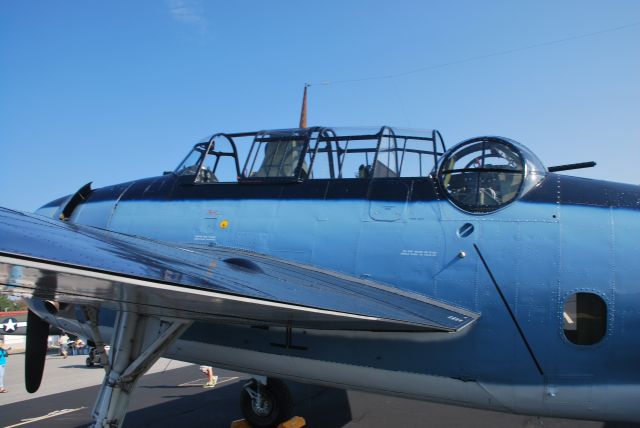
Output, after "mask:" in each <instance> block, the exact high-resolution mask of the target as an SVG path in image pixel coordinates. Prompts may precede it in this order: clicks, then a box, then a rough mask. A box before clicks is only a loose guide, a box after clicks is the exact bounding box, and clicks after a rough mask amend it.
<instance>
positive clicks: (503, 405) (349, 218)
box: [38, 174, 640, 421]
mask: <svg viewBox="0 0 640 428" xmlns="http://www.w3.org/2000/svg"><path fill="white" fill-rule="evenodd" d="M66 200H67V199H65V198H61V199H59V200H57V201H53V202H52V203H50V204H47V205H45V206H44V207H43V208H41V209H40V210H39V211H38V213H39V214H43V215H46V216H56V215H58V214H59V210H60V207H61V206H62V205H63V204H64V203H65V201H66ZM639 203H640V188H639V187H638V186H632V185H623V184H617V183H610V182H602V181H595V180H587V179H580V178H575V177H569V176H563V175H557V174H548V175H547V176H546V177H545V178H544V179H543V180H542V181H541V182H540V183H539V184H538V185H537V186H536V187H535V188H533V189H532V190H530V191H529V192H528V193H526V194H525V195H524V196H523V197H522V198H520V199H519V200H517V201H515V202H513V203H511V204H510V205H508V206H506V207H504V208H503V209H500V210H497V211H496V212H492V213H491V214H490V215H489V214H487V215H482V214H481V215H478V214H474V213H469V212H466V211H464V210H461V209H459V208H457V207H456V206H454V205H453V204H452V203H451V202H450V201H449V200H447V198H446V197H445V196H444V195H443V192H442V190H441V187H439V185H438V183H437V181H436V179H434V178H433V177H431V176H430V177H425V178H373V179H358V178H354V179H348V180H336V179H326V180H325V179H318V180H311V179H310V180H306V181H302V182H290V183H210V184H194V183H193V182H187V181H185V180H181V179H180V177H177V176H176V175H174V174H168V175H164V176H160V177H155V178H149V179H145V180H139V181H135V182H130V183H124V184H121V185H116V186H110V187H105V188H101V189H96V190H94V191H93V192H92V193H91V194H90V196H89V197H88V198H87V199H86V200H85V201H83V202H82V203H81V204H79V205H78V206H77V207H76V208H75V209H74V210H73V213H72V215H71V217H70V218H69V221H70V222H73V223H77V224H84V225H89V226H94V227H97V228H101V229H108V230H113V231H116V232H121V233H126V234H132V235H137V236H144V237H149V238H152V239H155V240H160V241H168V242H173V243H178V244H180V245H185V246H191V245H195V246H206V247H209V246H219V247H220V246H221V247H230V248H240V249H245V250H249V251H254V252H258V253H263V254H269V255H272V256H274V257H278V258H282V259H287V260H292V261H296V262H300V263H304V264H309V265H314V266H318V267H321V268H323V269H327V270H331V271H337V272H342V273H346V274H349V275H352V276H356V277H361V278H367V279H372V280H375V281H377V282H381V283H386V284H391V285H393V286H394V287H396V288H399V289H403V290H408V291H412V292H415V293H419V294H422V295H425V296H428V297H432V298H434V299H438V300H441V301H444V302H447V303H450V304H453V305H455V306H458V307H462V308H465V309H467V310H470V311H473V312H476V313H479V314H481V317H480V319H479V320H478V321H477V322H476V323H475V324H474V325H471V326H469V327H468V328H467V329H465V330H463V331H462V332H460V333H457V334H450V333H411V332H406V333H389V332H386V333H385V332H336V331H328V330H326V331H324V330H323V331H320V330H302V329H293V331H291V332H287V331H286V329H285V328H278V327H263V326H259V325H257V326H254V327H246V326H237V325H236V326H234V325H224V324H213V323H211V324H210V323H201V322H197V323H195V324H194V325H193V326H192V327H191V328H190V329H189V330H187V332H186V333H185V334H184V335H183V336H182V337H181V339H180V340H179V341H178V342H176V344H174V345H173V346H172V348H171V349H170V351H169V353H168V354H169V355H170V356H172V357H174V358H177V359H181V360H186V361H192V362H195V363H207V364H213V365H216V366H220V367H226V368H230V369H234V370H238V371H243V372H249V373H254V374H265V375H270V376H277V377H284V378H292V379H297V380H300V381H304V382H311V383H318V384H326V385H333V386H339V387H344V388H356V389H362V390H368V391H374V392H379V393H385V394H394V395H400V396H407V397H413V398H419V399H424V400H430V401H439V402H446V403H452V404H459V405H466V406H473V407H480V408H488V409H495V410H501V411H509V412H516V413H532V414H546V415H554V416H564V417H572V418H584V419H603V420H636V421H638V420H640V409H638V407H637V406H635V403H636V402H637V401H638V399H639V398H640V372H639V371H638V370H637V356H638V355H640V337H639V336H638V334H637V329H636V327H637V325H638V324H639V323H640V312H639V311H638V309H637V308H638V307H640V294H639V293H638V287H637V281H638V278H640V264H639V263H638V262H637V260H638V255H639V253H640V252H639V251H638V250H639V247H640V244H639V243H638V242H639V241H638V238H639V237H640V205H639ZM580 293H582V294H583V295H589V296H590V295H595V296H597V297H599V299H601V301H602V302H604V304H605V313H604V314H603V316H604V318H605V322H604V325H603V326H602V327H601V328H603V329H604V330H603V331H602V332H601V333H597V332H596V333H593V334H595V335H599V336H601V337H596V338H595V339H593V340H592V341H593V342H594V343H588V342H589V338H586V339H585V340H586V342H584V341H583V342H580V340H581V339H575V337H574V336H571V335H572V334H573V333H572V332H567V329H568V327H567V320H566V317H567V305H568V303H567V302H568V300H570V299H571V298H572V296H576V294H580ZM501 295H502V296H501ZM43 316H48V315H47V314H43ZM569 317H570V315H569ZM103 320H104V323H103V324H104V328H105V329H106V330H105V331H108V327H109V316H108V314H103ZM57 322H58V323H59V325H60V326H61V327H62V328H66V329H68V330H72V331H73V329H75V331H76V332H78V333H83V332H84V331H83V330H82V326H78V325H77V323H76V322H75V320H71V319H62V318H59V319H58V320H57ZM79 328H80V331H78V329H79ZM569 328H570V327H569ZM578 334H579V333H578ZM575 342H578V343H575ZM585 343H586V344H585Z"/></svg>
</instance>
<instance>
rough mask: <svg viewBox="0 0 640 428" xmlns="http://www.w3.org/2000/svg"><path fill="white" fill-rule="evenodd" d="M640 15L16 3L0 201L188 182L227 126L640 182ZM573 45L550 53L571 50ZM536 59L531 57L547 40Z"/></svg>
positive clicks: (614, 7)
mask: <svg viewBox="0 0 640 428" xmlns="http://www.w3.org/2000/svg"><path fill="white" fill-rule="evenodd" d="M638 23H640V2H639V1H636V0H632V1H614V2H600V1H598V2H596V1H584V0H580V1H561V2H559V1H518V2H512V1H475V0H474V1H450V2H435V1H394V2H391V1H388V0H387V1H344V0H342V1H323V2H303V1H288V2H284V1H282V2H276V1H255V2H248V1H236V2H231V1H227V2H214V1H198V0H168V1H135V2H132V1H117V2H98V1H83V2H80V1H75V2H51V1H4V2H0V148H1V149H2V150H1V152H0V153H1V154H0V206H7V207H10V208H16V209H21V210H34V209H36V208H37V207H39V206H40V205H42V204H43V203H45V202H47V201H49V200H51V199H54V198H56V197H59V196H62V195H65V194H68V193H71V192H73V191H75V190H76V189H78V188H79V187H80V186H81V185H83V184H84V183H86V182H88V181H93V182H94V183H95V184H94V187H95V186H103V185H107V184H113V183H117V182H123V181H127V180H131V179H134V178H139V177H144V176H151V175H157V174H159V173H161V172H162V171H164V170H167V169H173V168H174V167H175V166H176V165H177V164H178V162H179V161H180V160H181V159H182V158H183V157H184V156H185V154H186V153H187V151H188V150H189V148H190V147H191V146H192V144H193V143H195V142H196V141H197V140H199V139H201V138H203V137H205V136H206V135H208V134H211V133H213V132H214V131H229V132H230V131H252V130H259V129H268V128H286V127H293V126H296V125H297V121H298V115H299V109H300V101H301V95H302V89H303V85H304V83H305V82H323V81H334V82H335V81H341V80H349V79H362V78H367V77H375V76H384V75H396V74H400V73H404V72H407V71H411V70H415V69H419V68H423V67H430V66H434V65H441V64H447V63H452V62H454V63H455V62H457V61H459V60H467V59H470V58H475V57H479V56H484V55H490V54H493V53H497V52H504V51H510V50H515V51H514V52H512V53H509V54H504V55H495V56H489V57H486V58H484V59H476V60H470V61H466V62H461V63H455V64H452V65H449V66H443V67H437V68H431V69H425V70H423V71H420V72H415V73H412V74H407V75H404V76H398V77H395V78H387V79H377V80H376V79H374V80H364V81H360V82H351V83H335V84H332V85H324V86H321V85H316V86H312V87H311V88H310V89H309V90H310V92H309V125H326V126H346V125H382V124H387V125H392V126H403V127H413V128H436V129H438V130H440V131H441V132H442V134H443V135H444V137H445V141H446V142H447V143H448V144H449V145H451V144H453V143H455V142H457V141H460V140H462V139H464V138H468V137H472V136H477V135H483V134H492V135H502V136H507V137H511V138H514V139H516V140H518V141H520V142H522V143H524V144H526V145H527V146H529V147H530V148H531V149H532V150H533V151H534V152H536V153H537V154H538V155H539V156H540V158H541V159H542V161H543V162H544V163H545V164H546V165H548V166H551V165H557V164H563V163H572V162H579V161H588V160H596V161H597V162H598V164H599V165H598V166H597V167H596V168H594V169H591V170H585V171H582V172H580V174H581V175H584V176H588V177H594V178H602V179H609V180H615V181H625V182H631V183H640V172H639V171H638V169H637V165H638V163H639V161H640V84H639V79H640V78H639V76H640V48H639V46H640V25H633V26H629V27H627V28H623V29H619V30H617V31H606V32H602V33H600V34H597V35H592V36H586V37H580V38H573V37H574V36H580V35H585V34H590V33H596V32H600V31H602V30H609V29H612V28H618V27H622V26H625V25H630V24H638ZM567 38H569V40H566V41H564V42H559V43H553V44H545V43H546V42H551V41H557V40H563V39H567ZM540 44H542V46H539V47H536V48H531V49H522V50H518V49H519V48H523V47H527V46H532V45H540Z"/></svg>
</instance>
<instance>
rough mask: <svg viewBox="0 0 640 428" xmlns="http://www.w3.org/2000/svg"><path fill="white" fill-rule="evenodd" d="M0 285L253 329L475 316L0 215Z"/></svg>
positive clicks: (388, 292)
mask: <svg viewBox="0 0 640 428" xmlns="http://www.w3.org/2000/svg"><path fill="white" fill-rule="evenodd" d="M0 285H2V287H1V289H2V291H3V292H5V293H11V294H16V295H23V296H25V297H34V298H40V299H50V300H55V301H59V302H66V303H76V304H86V305H93V306H100V307H105V308H110V309H114V310H121V311H134V312H138V313H143V314H147V315H154V316H166V317H173V318H183V319H189V320H208V321H218V322H225V323H228V322H232V323H243V324H250V325H281V326H291V327H299V328H315V329H340V330H360V331H439V332H455V331H459V330H461V329H463V328H464V327H466V326H468V325H470V324H472V323H473V322H474V321H475V320H477V319H478V317H479V315H478V314H475V313H473V312H470V311H467V310H465V309H462V308H457V307H454V306H452V305H449V304H446V303H444V302H440V301H437V300H434V299H430V298H427V297H425V296H422V295H419V294H414V293H408V292H405V291H402V290H399V289H397V288H394V287H390V286H388V285H384V284H380V283H376V282H373V281H368V280H362V279H359V278H355V277H351V276H348V275H344V274H339V273H336V272H332V271H328V270H323V269H320V268H317V267H313V266H309V265H303V264H298V263H292V262H288V261H284V260H281V259H277V258H274V257H269V256H265V255H260V254H256V253H252V252H248V251H243V250H237V249H229V248H220V247H211V248H203V247H199V246H198V247H195V246H184V245H183V246H181V245H176V244H167V243H164V242H158V241H154V240H150V239H145V238H140V237H134V236H130V235H124V234H120V233H115V232H110V231H106V230H102V229H96V228H93V227H89V226H81V225H75V224H70V223H67V222H63V221H59V220H54V219H50V218H46V217H42V216H39V215H35V214H27V213H22V212H18V211H12V210H8V209H4V208H0Z"/></svg>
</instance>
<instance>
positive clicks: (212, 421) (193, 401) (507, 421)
mask: <svg viewBox="0 0 640 428" xmlns="http://www.w3.org/2000/svg"><path fill="white" fill-rule="evenodd" d="M85 358H86V356H82V355H78V356H69V357H68V358H67V359H63V358H62V357H59V356H57V355H49V356H48V357H47V362H46V368H45V375H44V379H43V384H42V386H41V388H40V390H39V391H38V392H37V393H36V394H28V393H26V392H25V391H24V383H23V380H22V376H23V367H24V354H14V355H11V356H10V357H9V359H8V364H7V373H6V376H5V386H6V387H7V389H9V392H8V393H6V394H0V406H1V407H0V427H5V428H8V427H11V428H17V427H26V428H45V427H46V428H50V427H53V428H70V427H86V426H88V425H89V424H90V423H91V409H92V407H93V404H94V402H95V399H96V397H97V394H98V390H99V385H100V383H101V382H102V376H103V374H104V371H103V369H101V368H98V367H94V368H87V367H86V366H85V364H84V361H85ZM216 374H217V375H218V376H219V381H218V385H217V386H216V387H215V388H213V389H203V388H202V385H203V384H204V382H205V379H204V377H203V376H202V374H201V373H200V372H199V370H198V366H195V365H191V364H187V363H182V362H178V361H173V360H167V359H161V360H159V361H158V362H157V363H156V364H155V365H154V367H153V368H152V369H151V370H150V372H149V373H148V374H146V375H145V376H144V377H143V378H142V379H141V380H140V383H139V386H138V387H137V388H136V390H135V392H134V394H133V396H132V399H131V403H130V406H129V412H128V413H127V418H126V419H125V423H124V427H126V428H133V427H140V426H145V425H147V426H153V427H154V428H157V427H166V428H175V427H180V426H183V427H187V426H188V427H190V428H191V427H213V428H217V427H221V428H227V427H229V425H230V423H231V422H232V421H234V420H236V419H240V418H241V417H242V416H241V413H240V406H239V395H240V391H241V389H242V386H243V384H244V382H246V380H247V379H248V378H247V376H246V375H243V374H240V373H235V372H231V371H226V370H216ZM290 387H291V389H292V395H293V397H294V413H295V414H296V415H299V416H302V417H304V418H305V419H306V420H307V423H308V426H309V427H320V428H338V427H349V428H364V427H367V428H386V427H394V428H395V427H432V428H453V427H456V428H472V427H473V428H512V427H524V428H534V427H545V428H639V427H640V425H636V424H624V423H603V422H589V421H574V420H566V419H552V418H536V417H530V416H519V415H510V414H503V413H496V412H488V411H480V410H473V409H465V408H460V407H454V406H445V405H438V404H431V403H425V402H421V401H414V400H407V399H400V398H394V397H386V396H380V395H375V394H367V393H362V392H356V391H343V390H338V389H333V388H322V387H315V386H310V385H301V384H290Z"/></svg>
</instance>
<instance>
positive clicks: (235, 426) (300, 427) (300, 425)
mask: <svg viewBox="0 0 640 428" xmlns="http://www.w3.org/2000/svg"><path fill="white" fill-rule="evenodd" d="M306 426H307V421H305V420H304V418H303V417H301V416H294V417H292V418H291V419H289V420H288V421H286V422H282V423H281V424H280V425H278V428H304V427H306ZM229 428H251V425H249V422H247V421H245V420H244V419H238V420H237V421H233V422H231V426H230V427H229Z"/></svg>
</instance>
